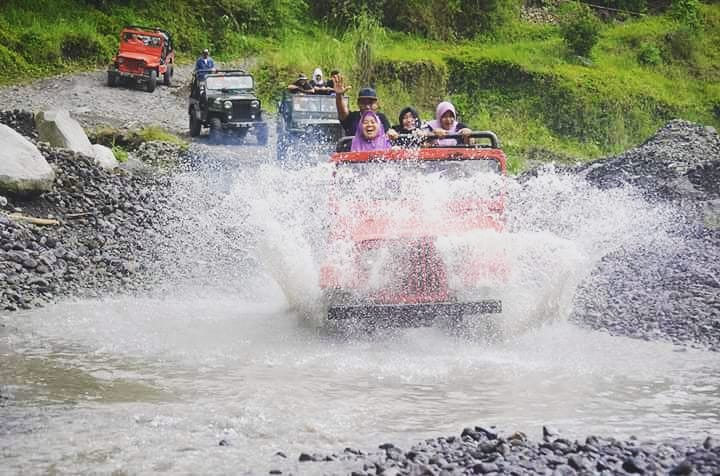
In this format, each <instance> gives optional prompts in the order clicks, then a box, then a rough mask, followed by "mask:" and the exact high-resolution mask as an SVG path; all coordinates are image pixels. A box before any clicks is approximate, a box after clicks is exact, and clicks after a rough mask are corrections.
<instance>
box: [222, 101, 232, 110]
mask: <svg viewBox="0 0 720 476" xmlns="http://www.w3.org/2000/svg"><path fill="white" fill-rule="evenodd" d="M223 107H224V108H225V109H232V102H230V101H225V102H224V103H223Z"/></svg>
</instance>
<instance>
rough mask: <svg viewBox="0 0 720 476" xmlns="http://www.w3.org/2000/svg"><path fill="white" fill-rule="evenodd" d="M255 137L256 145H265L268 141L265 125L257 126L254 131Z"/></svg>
mask: <svg viewBox="0 0 720 476" xmlns="http://www.w3.org/2000/svg"><path fill="white" fill-rule="evenodd" d="M255 138H257V143H258V145H267V142H268V129H267V127H266V126H261V127H258V128H257V130H256V131H255Z"/></svg>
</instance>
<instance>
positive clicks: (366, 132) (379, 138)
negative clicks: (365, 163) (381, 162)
mask: <svg viewBox="0 0 720 476" xmlns="http://www.w3.org/2000/svg"><path fill="white" fill-rule="evenodd" d="M389 148H390V140H389V139H388V138H387V136H386V135H385V128H384V127H383V125H382V122H380V118H379V117H378V116H377V114H375V113H374V112H373V111H365V112H364V113H363V114H362V116H360V122H359V123H358V128H357V131H356V132H355V137H353V140H352V144H351V145H350V152H358V151H363V150H386V149H389Z"/></svg>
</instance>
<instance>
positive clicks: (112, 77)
mask: <svg viewBox="0 0 720 476" xmlns="http://www.w3.org/2000/svg"><path fill="white" fill-rule="evenodd" d="M107 84H108V86H110V87H111V88H114V87H115V86H117V85H118V75H117V73H113V72H112V71H108V77H107Z"/></svg>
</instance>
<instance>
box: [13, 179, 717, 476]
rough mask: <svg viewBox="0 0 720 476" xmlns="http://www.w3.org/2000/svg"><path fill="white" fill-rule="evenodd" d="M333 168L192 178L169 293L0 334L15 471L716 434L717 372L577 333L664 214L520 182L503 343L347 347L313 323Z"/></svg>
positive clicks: (241, 467) (387, 339) (409, 339)
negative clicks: (543, 436)
mask: <svg viewBox="0 0 720 476" xmlns="http://www.w3.org/2000/svg"><path fill="white" fill-rule="evenodd" d="M325 172H326V171H325V170H324V169H322V167H317V168H310V169H307V170H301V171H285V170H281V169H278V168H277V167H274V166H272V165H267V166H264V165H261V166H259V167H257V168H254V169H252V170H247V171H243V173H241V174H240V173H227V174H223V175H222V178H221V179H219V178H218V175H217V174H212V173H210V174H196V175H188V176H186V177H181V178H179V179H178V180H179V185H178V195H179V197H182V200H179V201H178V205H177V209H178V210H180V211H182V212H183V213H185V217H186V220H184V221H183V222H182V224H181V226H178V228H182V232H180V231H179V230H178V229H174V230H169V232H168V236H169V237H170V238H171V240H170V244H168V243H165V244H164V246H167V247H168V257H167V260H166V261H164V260H161V262H159V263H158V266H159V267H160V268H163V269H164V270H165V271H166V272H167V280H168V282H167V283H165V286H164V287H163V289H162V290H161V292H158V293H155V294H151V295H150V296H147V297H132V298H131V297H120V298H116V299H105V300H99V301H81V302H74V303H62V304H58V305H55V306H52V307H49V308H46V309H44V310H39V311H34V312H31V313H27V314H14V315H11V316H4V317H2V320H1V321H0V322H1V323H2V324H3V325H4V327H2V328H0V332H1V333H0V360H1V362H2V366H0V385H1V386H0V395H2V400H0V405H1V406H0V415H1V417H0V451H2V456H3V461H2V468H3V470H2V471H5V472H9V473H18V472H27V473H39V472H45V471H49V472H52V471H61V472H71V473H73V472H88V471H92V472H100V473H109V472H112V471H116V470H118V471H124V472H127V473H147V472H168V473H195V474H206V473H233V474H237V473H242V472H246V471H247V472H253V473H261V472H265V471H268V470H269V469H274V468H278V469H288V470H294V471H297V470H298V466H297V465H298V463H297V462H296V461H297V455H298V453H299V452H301V451H307V452H313V451H326V452H333V451H340V450H342V449H343V448H345V447H346V446H352V447H356V448H361V449H365V450H369V449H372V448H374V447H375V446H376V445H377V444H379V443H382V442H385V441H392V442H394V443H396V444H399V445H404V446H407V445H408V444H409V443H411V442H414V441H417V440H419V439H422V438H424V437H429V436H438V435H441V434H458V433H459V432H460V430H461V429H462V428H463V427H464V426H468V425H473V424H482V425H495V426H497V427H498V428H499V429H500V430H501V431H504V432H512V431H515V430H521V431H524V432H526V433H527V434H528V435H529V436H530V437H531V438H538V437H539V436H540V432H541V427H542V425H551V426H553V427H555V428H558V429H559V430H560V431H561V432H562V433H563V434H565V435H567V436H570V437H578V438H581V437H584V436H586V435H588V434H602V435H614V436H619V437H629V436H630V435H637V436H638V437H640V438H654V439H662V438H666V437H674V436H689V437H697V438H698V439H700V438H703V437H705V436H707V435H713V436H715V437H720V430H718V428H720V425H719V423H720V410H719V409H720V392H718V388H720V355H718V354H716V353H709V352H703V351H700V350H692V349H682V348H677V347H673V346H671V345H669V344H663V343H649V342H641V341H637V340H629V339H625V338H620V337H610V336H608V335H605V334H602V333H597V332H590V331H586V330H582V329H579V328H577V327H574V326H572V325H570V324H568V323H566V322H565V317H566V316H567V312H568V307H569V306H571V305H572V295H573V292H574V287H575V285H576V283H577V282H578V281H579V280H581V279H582V278H583V276H584V275H585V274H584V273H587V272H588V271H589V270H590V269H591V268H592V263H593V262H594V261H595V260H597V259H599V257H601V256H602V255H603V254H604V253H607V252H609V251H611V250H612V251H617V250H618V249H623V248H632V247H636V246H654V247H656V248H657V247H662V246H672V238H671V237H670V234H669V233H668V231H669V229H670V228H669V227H670V226H671V225H669V224H668V223H669V221H668V220H667V219H666V217H667V216H668V214H669V213H670V212H671V211H670V210H662V209H658V208H656V207H649V206H648V205H646V204H643V202H642V201H639V200H638V199H637V197H636V196H635V195H634V194H633V193H632V191H625V192H600V191H597V190H593V189H591V188H588V187H586V186H584V185H582V184H579V183H577V182H575V181H574V180H573V179H571V178H567V177H562V176H558V175H555V174H554V173H548V174H546V175H542V176H541V177H539V178H537V179H535V180H533V181H531V182H530V183H526V184H523V185H519V184H515V185H512V184H511V185H510V186H509V190H508V197H509V199H508V227H507V228H508V230H507V231H508V235H507V240H506V242H507V244H508V246H507V247H506V249H507V252H508V257H509V258H508V259H509V260H510V261H511V263H512V266H513V270H514V271H513V278H512V279H511V281H510V282H509V283H508V289H506V293H507V300H506V303H507V305H508V307H507V311H506V314H505V318H506V319H507V320H509V321H511V322H513V323H514V325H512V326H510V327H509V330H510V332H509V333H508V334H507V336H508V338H507V339H506V340H505V341H503V342H495V343H490V342H484V341H483V340H482V339H480V340H478V339H473V338H469V339H464V338H458V337H453V336H450V335H448V334H447V333H446V332H444V331H442V330H440V329H434V328H430V329H417V330H404V331H397V332H390V331H387V332H380V333H379V334H374V335H372V336H354V337H352V338H350V339H343V338H340V337H334V336H327V335H323V334H322V333H319V332H317V330H316V329H314V328H313V326H312V324H313V322H314V321H313V319H312V318H311V319H308V318H307V314H308V313H312V309H313V307H312V302H313V300H314V299H315V298H316V292H317V289H316V285H315V283H316V281H315V279H316V276H317V267H318V261H319V260H320V258H319V256H322V253H323V252H325V253H327V252H328V251H327V250H324V249H323V246H322V242H321V240H320V237H322V236H323V234H322V232H321V231H322V219H321V218H320V217H321V216H322V207H321V206H320V205H318V204H320V203H322V201H323V200H322V198H323V197H324V193H325V191H326V190H325V189H323V187H325V186H326V185H327V181H326V180H325V179H324V178H323V177H325ZM443 186H444V185H443V184H442V183H440V182H438V183H437V184H436V187H433V192H432V193H433V194H439V193H441V192H442V191H443V190H445V189H443ZM209 189H212V190H213V192H217V193H216V194H215V198H214V199H213V200H210V199H209V198H208V196H209V194H208V193H207V192H208V190H209ZM438 190H439V191H438ZM485 241H487V240H485ZM483 242H484V241H482V242H480V241H479V242H473V241H472V240H471V241H470V245H469V246H473V243H474V245H476V246H482V243H483ZM466 248H467V243H466V246H465V248H464V249H466ZM170 263H173V269H172V270H171V269H170V265H169V264H170ZM311 317H312V316H311ZM221 440H225V441H226V442H228V443H229V446H219V442H220V441H221ZM277 451H283V452H284V453H286V454H287V455H289V458H287V459H285V458H282V457H280V456H276V455H275V453H276V452H277Z"/></svg>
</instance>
